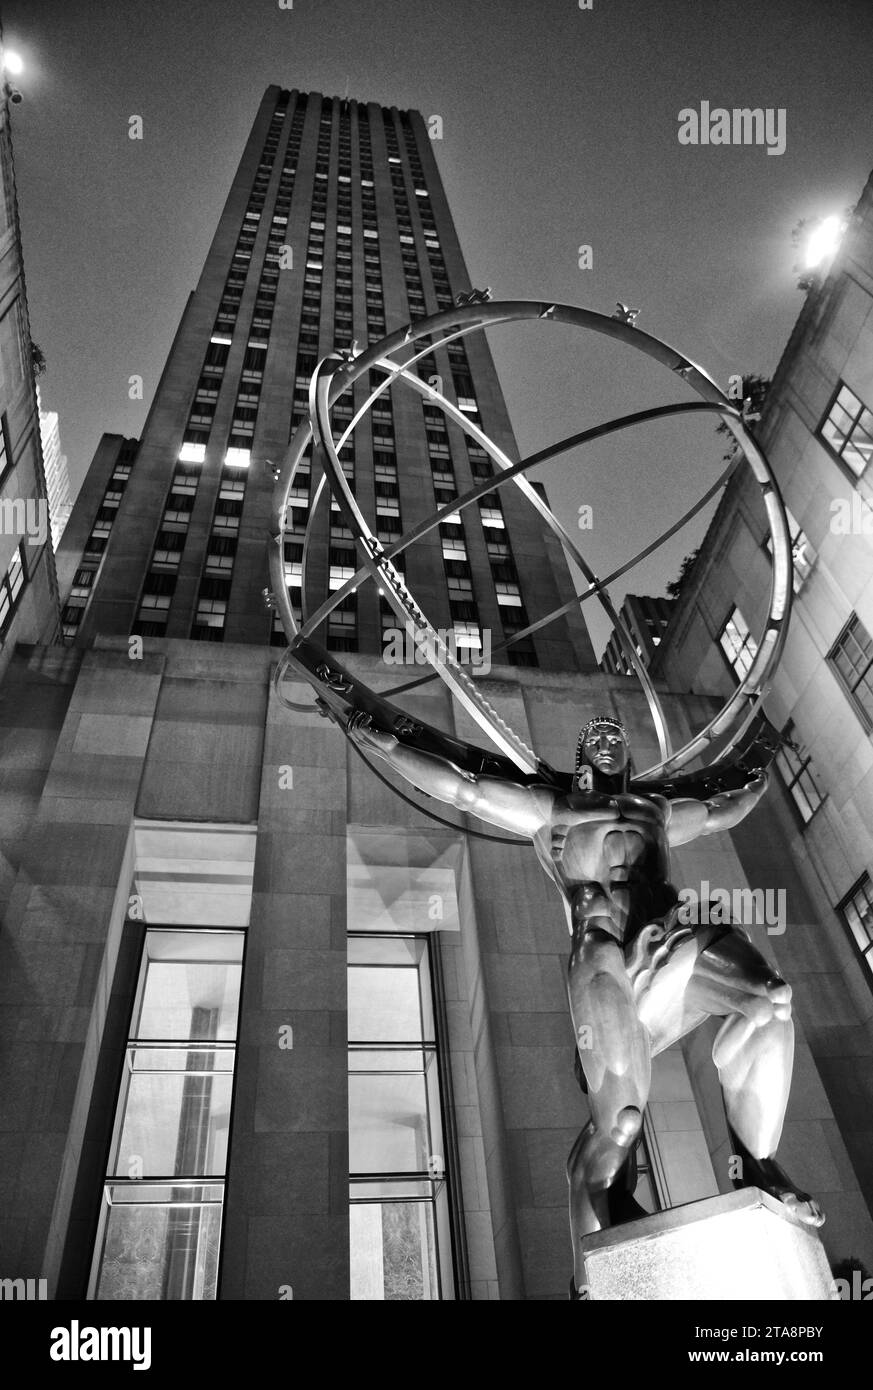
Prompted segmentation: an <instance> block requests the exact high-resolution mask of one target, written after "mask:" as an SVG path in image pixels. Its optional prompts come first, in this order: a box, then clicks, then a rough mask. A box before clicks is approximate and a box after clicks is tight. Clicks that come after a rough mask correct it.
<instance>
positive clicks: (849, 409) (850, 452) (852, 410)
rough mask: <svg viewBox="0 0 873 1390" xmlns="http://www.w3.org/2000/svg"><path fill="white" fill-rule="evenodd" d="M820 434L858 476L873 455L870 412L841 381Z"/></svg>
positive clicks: (872, 414)
mask: <svg viewBox="0 0 873 1390" xmlns="http://www.w3.org/2000/svg"><path fill="white" fill-rule="evenodd" d="M818 432H819V434H820V435H821V437H822V439H823V440H824V441H825V443H826V444H827V446H828V448H829V449H831V450H832V451H833V453H835V454H836V456H837V458H839V459H842V461H843V462H844V463H846V464H848V466H849V467H850V468H851V470H852V472H853V473H854V474H855V475H856V476H857V477H860V476H861V474H862V473H863V472H864V470H865V468H866V467H867V464H868V463H869V462H870V458H871V456H873V413H871V412H870V411H869V410H868V409H867V407H866V406H865V405H864V403H863V401H860V400H859V399H858V397H857V396H856V395H855V393H854V391H850V390H849V387H848V386H846V384H845V382H840V385H839V387H838V389H837V393H836V395H835V397H834V399H833V401H832V402H831V405H830V407H829V409H828V412H827V415H826V416H825V418H824V420H823V421H822V423H821V424H820V425H819V430H818Z"/></svg>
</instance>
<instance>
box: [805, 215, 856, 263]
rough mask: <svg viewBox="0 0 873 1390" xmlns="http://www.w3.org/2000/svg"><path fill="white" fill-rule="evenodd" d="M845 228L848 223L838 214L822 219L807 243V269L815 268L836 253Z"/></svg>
mask: <svg viewBox="0 0 873 1390" xmlns="http://www.w3.org/2000/svg"><path fill="white" fill-rule="evenodd" d="M845 230H846V224H845V223H844V222H843V221H842V219H841V218H839V217H837V216H836V215H834V216H832V217H825V218H823V219H822V221H821V222H820V223H819V224H818V226H817V227H816V228H815V229H814V230H813V231H812V232H811V233H810V237H809V241H808V242H807V243H806V268H807V270H814V269H815V268H816V266H819V265H821V264H822V262H823V261H829V260H830V259H831V257H832V256H833V255H835V254H836V251H837V247H838V246H839V244H840V238H841V237H842V235H843V232H844V231H845Z"/></svg>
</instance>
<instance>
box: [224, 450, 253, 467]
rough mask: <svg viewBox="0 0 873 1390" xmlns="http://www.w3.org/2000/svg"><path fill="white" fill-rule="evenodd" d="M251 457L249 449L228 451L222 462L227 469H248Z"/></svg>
mask: <svg viewBox="0 0 873 1390" xmlns="http://www.w3.org/2000/svg"><path fill="white" fill-rule="evenodd" d="M251 456H252V451H251V449H238V448H234V449H228V451H227V453H226V454H225V456H224V462H225V464H226V466H227V467H228V468H248V466H249V463H250V462H251Z"/></svg>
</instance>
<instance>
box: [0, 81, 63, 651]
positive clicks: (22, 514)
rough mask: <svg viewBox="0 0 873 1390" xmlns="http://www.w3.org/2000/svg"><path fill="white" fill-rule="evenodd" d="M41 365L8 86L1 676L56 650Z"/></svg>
mask: <svg viewBox="0 0 873 1390" xmlns="http://www.w3.org/2000/svg"><path fill="white" fill-rule="evenodd" d="M34 361H35V358H34V350H33V344H32V342H31V338H30V319H29V316H28V312H27V288H26V285H25V279H24V261H23V257H22V251H21V231H20V227H19V220H18V200H17V196H16V191H15V167H14V164H13V157H12V133H11V129H10V122H9V92H8V84H7V90H4V92H3V93H2V94H0V676H2V674H3V672H4V671H5V670H6V667H7V666H8V664H9V659H10V656H11V654H12V652H13V650H14V648H15V644H16V642H50V641H52V640H53V639H54V637H55V636H56V634H57V631H58V586H57V577H56V574H55V566H54V559H53V554H52V547H51V537H50V535H49V525H48V507H47V504H46V480H45V475H44V473H43V462H42V452H41V448H40V435H39V420H38V415H37V401H36V394H35V391H34Z"/></svg>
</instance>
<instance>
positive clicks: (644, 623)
mask: <svg viewBox="0 0 873 1390" xmlns="http://www.w3.org/2000/svg"><path fill="white" fill-rule="evenodd" d="M673 605H674V601H673V599H669V598H661V597H653V596H652V595H651V594H643V595H640V594H627V595H626V596H625V600H624V603H623V604H622V605H621V608H620V609H619V614H618V615H619V617H620V618H621V620H622V621H623V623H624V625H625V627H626V628H627V630H628V632H629V634H630V638H631V641H632V642H633V644H634V647H635V649H636V653H637V656H638V657H640V659H641V660H642V662H643V664H644V665H645V666H648V665H650V663H651V661H652V658H653V657H654V655H655V652H656V651H657V650H658V647H659V646H660V645H661V641H662V639H663V636H664V633H665V632H666V630H667V625H668V623H669V621H670V615H671V614H672V612H673ZM600 669H601V671H606V672H607V673H611V674H612V675H614V676H632V675H633V673H634V672H633V666H632V665H631V662H630V660H629V659H628V657H627V656H626V655H625V652H624V648H623V647H622V643H621V640H620V638H619V636H618V634H617V632H615V631H614V630H613V632H612V634H611V636H610V638H609V641H608V642H607V644H606V647H605V649H604V652H603V656H602V657H601V658H600Z"/></svg>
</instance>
